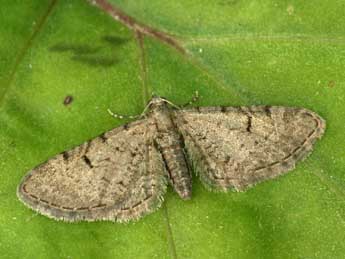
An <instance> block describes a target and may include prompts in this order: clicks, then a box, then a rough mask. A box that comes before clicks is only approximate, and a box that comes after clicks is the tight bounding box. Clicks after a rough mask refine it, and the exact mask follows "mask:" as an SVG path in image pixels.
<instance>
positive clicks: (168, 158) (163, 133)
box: [153, 106, 192, 199]
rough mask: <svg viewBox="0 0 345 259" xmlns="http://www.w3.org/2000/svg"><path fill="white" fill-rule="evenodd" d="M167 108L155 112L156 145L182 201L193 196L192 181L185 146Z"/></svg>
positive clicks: (160, 108)
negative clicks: (184, 150)
mask: <svg viewBox="0 0 345 259" xmlns="http://www.w3.org/2000/svg"><path fill="white" fill-rule="evenodd" d="M170 112H171V111H170V110H169V109H167V107H165V106H163V107H159V108H158V109H156V110H155V111H154V112H153V116H154V117H155V120H156V126H157V131H158V134H157V138H156V143H157V144H158V148H159V150H160V152H161V153H162V157H163V160H164V163H165V165H166V168H167V171H168V174H169V179H170V183H171V185H172V186H173V187H174V189H175V191H176V192H177V193H178V195H179V196H180V197H181V198H182V199H189V198H190V197H191V194H192V179H191V175H190V173H189V171H188V166H187V163H186V159H185V156H184V152H183V145H182V141H181V139H180V135H179V132H178V131H177V129H176V127H175V125H174V123H173V121H172V119H171V116H170V115H171V114H170Z"/></svg>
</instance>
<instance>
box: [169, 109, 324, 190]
mask: <svg viewBox="0 0 345 259" xmlns="http://www.w3.org/2000/svg"><path fill="white" fill-rule="evenodd" d="M174 120H175V123H176V125H177V127H178V128H179V130H180V131H181V134H182V135H183V137H184V141H185V147H186V149H187V153H188V155H189V156H190V159H191V160H192V163H193V165H194V167H195V170H196V171H197V172H198V173H199V174H200V179H201V180H202V182H203V183H204V184H205V185H206V186H207V187H209V188H211V189H216V190H224V191H226V190H228V189H229V188H235V189H236V190H238V191H241V190H245V189H246V188H248V187H250V186H252V185H254V184H256V183H259V182H261V181H263V180H266V179H271V178H275V177H277V176H278V175H281V174H283V173H285V172H287V171H289V170H292V169H293V168H294V167H295V164H296V162H297V161H299V160H301V159H303V158H304V157H306V156H307V155H308V154H309V153H310V151H311V150H312V147H313V144H314V142H315V141H316V139H318V138H320V137H321V136H322V134H323V132H324V129H325V122H324V120H323V119H322V118H321V117H319V116H318V115H317V114H315V113H314V112H312V111H309V110H306V109H299V108H288V107H268V106H252V107H205V108H193V109H186V110H178V111H175V112H174Z"/></svg>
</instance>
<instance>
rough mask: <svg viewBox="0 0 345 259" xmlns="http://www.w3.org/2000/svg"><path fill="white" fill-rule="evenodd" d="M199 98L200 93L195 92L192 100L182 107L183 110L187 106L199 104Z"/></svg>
mask: <svg viewBox="0 0 345 259" xmlns="http://www.w3.org/2000/svg"><path fill="white" fill-rule="evenodd" d="M199 98H200V96H199V92H198V91H195V93H194V94H193V96H192V99H191V100H190V101H189V102H187V103H185V104H183V105H182V106H181V108H184V107H187V106H189V105H191V104H193V103H195V102H197V101H198V100H199Z"/></svg>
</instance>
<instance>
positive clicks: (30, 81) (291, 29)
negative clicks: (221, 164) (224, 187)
mask: <svg viewBox="0 0 345 259" xmlns="http://www.w3.org/2000/svg"><path fill="white" fill-rule="evenodd" d="M7 2H8V3H6V4H3V5H2V6H1V8H0V22H1V23H0V24H1V27H0V38H1V39H2V40H1V45H0V71H1V73H0V154H1V161H0V208H1V209H0V254H1V256H2V258H341V257H343V254H344V252H345V245H344V242H342V241H343V240H344V239H345V210H344V205H345V204H344V198H345V190H344V188H345V174H344V172H345V170H344V169H345V149H344V146H345V138H344V137H343V135H344V130H345V128H344V125H345V102H344V100H345V90H344V89H345V81H344V78H345V72H344V71H345V70H344V66H345V38H344V36H343V35H344V33H345V27H344V26H343V25H344V22H345V16H344V15H343V10H344V7H345V4H344V3H343V2H342V1H336V0H331V1H321V0H315V1H303V2H301V1H297V0H290V1H268V0H265V1H259V0H251V1H249V0H244V1H238V0H215V1H206V0H198V1H196V0H193V1H182V0H175V1H162V0H160V1H156V0H151V1H148V0H147V1H143V0H131V1H128V0H126V1H124V0H117V1H115V0H113V1H111V4H112V5H113V7H115V8H119V9H120V10H122V11H123V12H124V13H125V14H127V15H129V16H131V17H133V18H134V19H135V20H136V21H137V22H138V24H136V23H135V25H136V26H137V27H136V29H137V31H138V32H135V31H134V30H133V28H131V26H129V28H128V26H127V27H126V26H125V24H123V23H121V22H119V21H118V20H114V19H113V18H112V17H111V16H110V15H109V12H110V11H111V10H110V9H108V13H107V12H103V11H102V10H100V8H97V6H92V5H90V4H89V3H88V2H85V1H81V0H79V1H67V0H64V1H63V0H60V1H57V0H51V1H48V0H40V1H38V0H34V1H30V3H29V2H27V1H19V0H18V1H7ZM95 2H96V3H98V5H99V6H102V4H103V6H104V4H106V2H105V1H104V0H96V1H95ZM115 10H118V9H115ZM123 17H126V18H127V16H123ZM123 17H122V18H123ZM118 19H120V21H121V17H120V18H118ZM123 21H125V22H127V25H128V21H132V20H128V19H127V20H126V19H122V22H123ZM132 27H133V26H132ZM151 29H152V30H151ZM157 32H159V33H158V34H157ZM196 90H198V91H199V93H200V95H201V96H202V98H201V100H200V102H199V104H198V105H201V106H206V105H256V104H267V105H284V106H300V107H306V108H309V109H311V110H313V111H316V112H317V113H319V114H320V115H322V116H323V117H324V118H325V119H326V121H327V131H326V134H325V136H324V138H323V139H322V140H321V141H319V142H318V143H317V145H316V146H315V150H314V152H313V154H312V155H311V156H310V157H309V158H308V159H307V160H306V161H304V162H302V163H300V164H299V165H298V167H297V168H296V169H295V170H294V171H293V172H291V173H289V174H287V175H286V176H283V177H280V178H279V179H277V180H274V181H268V182H265V183H262V184H259V185H257V186H256V187H255V188H252V189H251V190H249V191H247V192H245V193H211V192H208V191H206V190H205V189H204V188H203V187H202V185H201V184H200V182H199V180H198V179H197V178H196V177H195V179H194V184H193V198H192V200H190V201H182V200H181V199H179V198H178V196H177V195H176V194H175V193H173V191H172V190H171V189H169V191H168V194H167V195H166V197H165V204H164V206H163V208H161V209H159V210H158V211H157V212H154V213H152V214H150V215H149V216H147V217H145V218H143V219H142V220H140V221H138V222H136V223H129V224H119V223H111V222H95V223H85V222H84V223H78V224H68V223H63V222H57V221H53V220H51V219H48V218H46V217H44V216H41V215H37V214H36V213H34V212H33V211H32V210H29V209H27V208H26V207H25V206H23V205H22V204H21V203H20V202H19V201H18V199H17V197H16V187H17V185H18V183H19V182H20V179H21V178H22V177H23V175H24V174H25V173H26V172H27V171H29V170H30V169H32V168H33V167H35V166H36V165H38V164H39V163H41V162H44V161H45V160H47V159H48V158H50V157H52V156H53V155H55V154H57V153H59V152H62V151H64V150H68V149H70V148H72V147H74V146H76V145H78V144H80V143H82V142H84V141H85V140H88V139H91V138H93V137H95V136H97V135H98V134H100V133H102V132H104V131H107V130H109V129H111V128H114V127H116V126H119V125H121V124H123V123H124V122H123V121H120V120H115V119H114V118H112V117H111V116H109V114H108V112H107V109H108V108H109V109H111V110H112V111H114V112H117V113H122V114H138V113H141V112H142V110H143V108H144V106H145V104H146V102H147V100H148V98H149V97H150V96H151V93H152V92H154V93H156V94H158V95H160V96H164V97H167V98H168V99H169V100H171V101H172V102H174V103H175V104H183V103H185V102H186V101H188V100H189V99H190V98H191V96H192V95H193V93H194V92H195V91H196ZM67 96H72V97H73V100H72V102H71V103H70V104H67V105H65V104H64V100H65V98H66V97H67Z"/></svg>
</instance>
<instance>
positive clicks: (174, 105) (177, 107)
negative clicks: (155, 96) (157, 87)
mask: <svg viewBox="0 0 345 259" xmlns="http://www.w3.org/2000/svg"><path fill="white" fill-rule="evenodd" d="M164 101H165V102H167V103H168V104H170V105H171V106H173V107H175V108H176V109H178V110H181V107H179V106H177V105H176V104H173V103H172V102H170V101H168V100H167V99H164Z"/></svg>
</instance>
